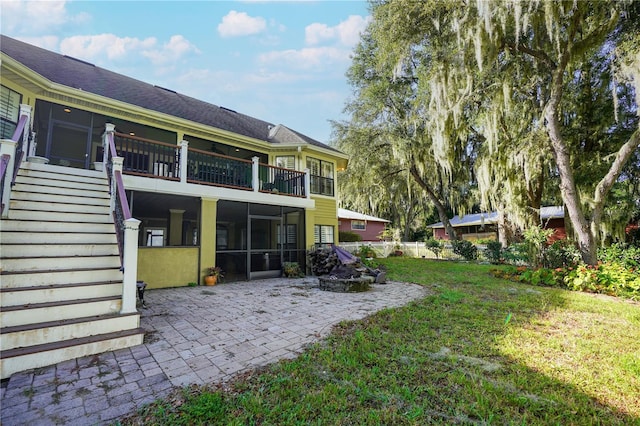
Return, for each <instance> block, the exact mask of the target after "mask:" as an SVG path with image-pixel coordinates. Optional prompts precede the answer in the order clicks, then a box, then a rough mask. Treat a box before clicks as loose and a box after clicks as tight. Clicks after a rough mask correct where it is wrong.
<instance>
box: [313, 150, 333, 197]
mask: <svg viewBox="0 0 640 426" xmlns="http://www.w3.org/2000/svg"><path fill="white" fill-rule="evenodd" d="M307 167H308V168H309V174H310V178H311V193H312V194H321V195H329V196H333V163H331V162H329V161H322V160H318V159H317V158H311V157H307Z"/></svg>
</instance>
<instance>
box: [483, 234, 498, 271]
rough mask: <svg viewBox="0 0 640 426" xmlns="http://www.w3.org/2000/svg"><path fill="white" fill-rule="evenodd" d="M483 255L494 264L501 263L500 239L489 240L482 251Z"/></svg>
mask: <svg viewBox="0 0 640 426" xmlns="http://www.w3.org/2000/svg"><path fill="white" fill-rule="evenodd" d="M484 257H486V258H487V260H488V261H489V262H490V263H493V264H494V265H497V264H499V263H502V244H501V243H500V241H495V240H494V241H489V242H488V243H487V248H486V249H485V251H484Z"/></svg>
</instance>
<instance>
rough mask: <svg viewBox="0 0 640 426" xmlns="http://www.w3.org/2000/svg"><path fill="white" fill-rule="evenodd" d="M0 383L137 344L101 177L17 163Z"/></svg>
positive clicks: (5, 249) (3, 255)
mask: <svg viewBox="0 0 640 426" xmlns="http://www.w3.org/2000/svg"><path fill="white" fill-rule="evenodd" d="M0 242H1V243H0V296H1V301H0V305H1V307H0V309H1V310H0V350H1V351H0V363H1V373H2V374H1V378H2V379H5V378H7V377H10V376H11V375H12V374H13V373H16V372H18V371H24V370H28V369H31V368H38V367H43V366H46V365H51V364H55V363H58V362H61V361H65V360H69V359H73V358H77V357H82V356H86V355H91V354H96V353H101V352H106V351H110V350H115V349H120V348H124V347H129V346H134V345H138V344H141V343H142V339H143V335H144V331H143V330H142V329H141V328H140V327H139V325H140V315H139V314H138V313H133V314H120V309H121V306H122V275H123V274H122V272H121V271H120V257H119V253H118V245H117V241H116V234H115V226H114V224H113V220H112V218H111V214H110V211H109V193H108V185H107V180H106V177H105V176H104V174H103V173H99V172H94V171H89V170H81V169H74V168H70V167H61V166H51V165H45V164H35V163H24V164H23V166H22V168H21V169H20V170H19V174H18V178H17V180H16V185H15V186H14V187H13V191H12V193H11V202H10V210H9V217H8V218H6V219H2V220H1V221H0Z"/></svg>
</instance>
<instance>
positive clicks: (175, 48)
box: [142, 35, 200, 65]
mask: <svg viewBox="0 0 640 426" xmlns="http://www.w3.org/2000/svg"><path fill="white" fill-rule="evenodd" d="M189 52H194V53H200V51H199V50H198V48H197V47H195V45H193V44H191V42H189V40H187V39H186V38H184V37H183V36H181V35H174V36H171V39H170V40H169V42H168V43H165V44H164V45H163V46H162V48H160V49H150V50H145V51H143V52H142V54H143V55H144V56H145V57H146V58H149V59H150V60H151V62H153V63H154V64H155V65H160V64H167V63H172V62H176V61H178V60H179V59H180V58H182V57H183V56H184V55H186V54H188V53H189Z"/></svg>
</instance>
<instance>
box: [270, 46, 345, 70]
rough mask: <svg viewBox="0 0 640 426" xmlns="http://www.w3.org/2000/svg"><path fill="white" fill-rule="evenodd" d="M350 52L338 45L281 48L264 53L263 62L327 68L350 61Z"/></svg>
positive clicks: (305, 67)
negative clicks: (298, 48)
mask: <svg viewBox="0 0 640 426" xmlns="http://www.w3.org/2000/svg"><path fill="white" fill-rule="evenodd" d="M349 55H350V52H349V51H347V50H345V49H339V48H336V47H306V48H304V49H300V50H294V49H290V50H280V51H272V52H267V53H263V54H262V55H260V56H259V57H258V61H259V62H260V63H262V64H280V65H286V66H288V67H291V68H298V69H309V68H326V67H327V66H330V65H332V64H335V63H337V62H338V63H340V62H345V63H346V62H348V61H349Z"/></svg>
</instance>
